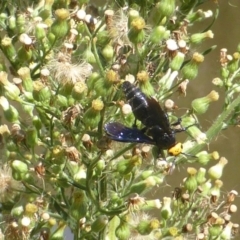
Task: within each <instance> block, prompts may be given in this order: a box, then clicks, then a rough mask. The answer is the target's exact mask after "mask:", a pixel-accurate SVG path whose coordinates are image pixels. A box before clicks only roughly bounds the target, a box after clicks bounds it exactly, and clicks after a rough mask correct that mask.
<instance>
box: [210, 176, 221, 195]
mask: <svg viewBox="0 0 240 240" xmlns="http://www.w3.org/2000/svg"><path fill="white" fill-rule="evenodd" d="M222 186H223V182H222V181H221V180H219V179H217V180H216V181H215V183H214V186H213V187H212V188H211V189H210V194H211V195H212V196H214V197H215V198H216V199H219V197H220V196H221V187H222Z"/></svg>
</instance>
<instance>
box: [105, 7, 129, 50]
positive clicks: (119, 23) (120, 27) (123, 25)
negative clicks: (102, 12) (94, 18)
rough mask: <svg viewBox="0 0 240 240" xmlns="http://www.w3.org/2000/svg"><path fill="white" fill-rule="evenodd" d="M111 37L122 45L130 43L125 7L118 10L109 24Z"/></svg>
mask: <svg viewBox="0 0 240 240" xmlns="http://www.w3.org/2000/svg"><path fill="white" fill-rule="evenodd" d="M108 28H109V34H110V37H111V38H112V39H113V42H116V43H119V44H120V45H124V44H129V43H130V41H129V39H128V32H129V29H128V17H127V15H126V13H125V12H124V10H123V9H120V10H119V11H117V12H116V13H115V14H114V16H113V17H112V19H111V22H110V23H109V25H108Z"/></svg>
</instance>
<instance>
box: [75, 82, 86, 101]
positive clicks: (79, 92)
mask: <svg viewBox="0 0 240 240" xmlns="http://www.w3.org/2000/svg"><path fill="white" fill-rule="evenodd" d="M86 93H87V85H86V84H85V83H84V82H76V83H75V84H74V86H73V89H72V97H73V98H74V99H75V100H81V99H83V98H84V97H85V96H86Z"/></svg>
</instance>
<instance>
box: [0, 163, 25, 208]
mask: <svg viewBox="0 0 240 240" xmlns="http://www.w3.org/2000/svg"><path fill="white" fill-rule="evenodd" d="M22 188H23V186H22V184H21V183H20V182H18V181H16V180H14V179H13V178H12V170H11V168H10V167H9V166H8V165H2V166H1V167H0V202H1V203H4V202H8V201H11V200H13V199H14V197H15V196H16V195H17V194H18V192H17V190H21V189H22Z"/></svg>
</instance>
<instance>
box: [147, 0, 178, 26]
mask: <svg viewBox="0 0 240 240" xmlns="http://www.w3.org/2000/svg"><path fill="white" fill-rule="evenodd" d="M174 11H175V1H174V0H162V1H160V2H158V3H157V4H156V6H155V7H154V8H153V11H152V13H151V16H152V19H153V22H154V24H155V25H157V24H159V23H160V22H161V21H163V19H164V18H166V19H165V21H166V20H167V19H168V18H170V17H171V16H172V14H173V13H174Z"/></svg>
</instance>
